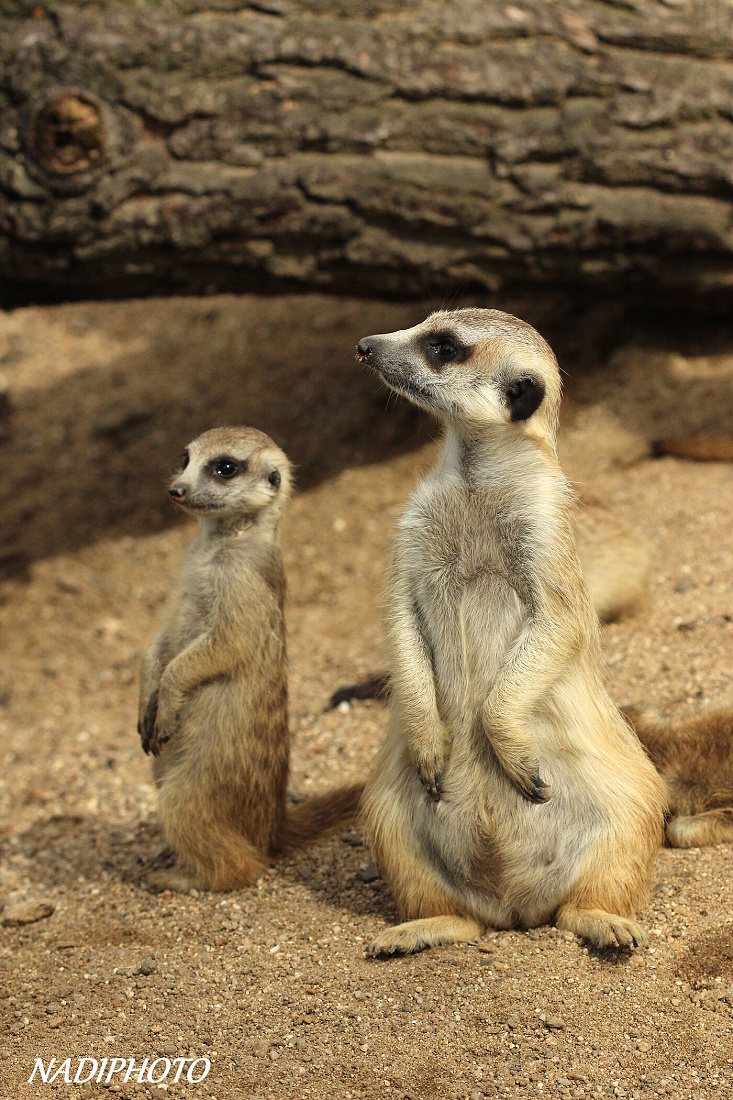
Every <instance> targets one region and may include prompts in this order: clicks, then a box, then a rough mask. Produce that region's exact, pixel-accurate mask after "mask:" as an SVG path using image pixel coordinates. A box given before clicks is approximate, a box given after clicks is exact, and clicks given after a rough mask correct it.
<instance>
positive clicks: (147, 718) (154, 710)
mask: <svg viewBox="0 0 733 1100" xmlns="http://www.w3.org/2000/svg"><path fill="white" fill-rule="evenodd" d="M157 718H158V690H157V688H156V690H155V691H154V692H153V693H152V695H151V696H150V698H149V699H148V701H147V703H146V705H145V710H144V711H143V712H142V714H141V716H140V718H139V720H138V723H137V732H138V733H139V734H140V740H141V741H142V746H143V750H144V751H145V752H146V753H149V752H152V753H153V755H155V756H157V754H158V752H159V751H160V750H159V749H158V748H156V747H154V746H155V742H156V737H155V724H156V721H157Z"/></svg>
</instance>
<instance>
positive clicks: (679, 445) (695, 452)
mask: <svg viewBox="0 0 733 1100" xmlns="http://www.w3.org/2000/svg"><path fill="white" fill-rule="evenodd" d="M652 454H653V455H654V457H655V458H661V457H662V455H672V456H673V457H674V458H688V459H691V460H692V461H693V462H733V435H731V434H730V433H721V434H719V435H691V436H673V437H672V438H671V439H655V440H654V442H653V443H652Z"/></svg>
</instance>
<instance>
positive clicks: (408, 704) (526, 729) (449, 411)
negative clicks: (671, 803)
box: [357, 309, 665, 954]
mask: <svg viewBox="0 0 733 1100" xmlns="http://www.w3.org/2000/svg"><path fill="white" fill-rule="evenodd" d="M357 356H358V358H359V359H360V360H361V361H362V362H365V363H367V364H368V365H369V366H370V367H372V368H373V369H374V370H376V371H377V372H378V373H379V374H380V375H381V377H382V378H383V379H384V381H385V382H386V383H387V385H388V386H390V387H391V388H392V389H393V390H395V391H396V392H397V393H400V394H403V395H404V396H406V397H408V398H409V399H410V400H411V401H413V402H414V403H415V404H416V405H419V406H420V407H421V408H424V409H426V410H428V411H429V412H431V413H433V414H434V415H435V416H437V417H438V418H439V419H440V420H442V421H443V423H444V424H445V427H446V434H445V441H444V446H443V451H442V454H441V456H440V458H439V460H438V462H437V464H436V466H435V468H434V469H433V470H432V471H431V472H430V473H429V474H428V476H427V477H426V478H425V479H424V480H423V481H422V482H421V483H420V484H419V485H418V487H417V489H416V490H415V492H414V494H413V496H412V498H411V500H410V503H409V505H408V507H407V511H406V512H405V514H404V516H403V517H402V520H401V522H400V524H399V527H398V532H397V537H396V545H395V550H394V560H393V566H392V571H391V577H390V581H389V584H388V589H387V597H386V603H387V616H388V636H389V649H390V655H391V668H390V672H391V680H392V703H391V717H390V726H389V730H388V733H387V736H386V738H385V741H384V743H383V744H382V746H381V749H380V751H379V753H378V756H377V760H376V762H375V764H374V766H373V768H372V770H371V773H370V776H369V778H368V780H367V784H366V789H365V791H364V799H363V817H364V824H365V829H366V836H367V840H368V842H369V844H370V846H371V848H372V851H373V853H374V855H375V858H376V860H377V862H378V864H379V866H380V868H381V870H382V873H383V874H384V876H385V878H386V879H387V880H388V882H389V884H390V886H391V888H392V891H393V893H394V895H395V899H396V901H397V905H398V907H399V910H400V913H401V916H402V917H403V919H405V920H406V922H407V923H404V924H401V925H399V926H398V927H396V928H390V929H387V930H386V931H385V932H383V933H382V934H380V935H379V936H378V937H377V938H376V940H375V941H374V943H373V944H372V945H371V948H370V953H371V954H381V953H393V952H409V951H416V950H419V949H421V948H423V947H429V946H431V945H434V944H439V943H450V942H456V941H460V940H470V939H473V938H475V937H477V936H478V935H480V934H481V932H482V931H483V929H484V927H485V926H486V925H492V926H493V927H495V928H509V927H531V926H533V925H537V924H542V923H545V922H547V921H550V920H553V919H554V920H555V922H556V923H557V925H558V927H560V928H564V929H568V930H570V931H572V932H576V933H578V934H579V935H580V936H583V937H584V938H586V939H587V940H589V941H590V942H592V943H594V944H596V945H598V946H606V945H627V946H633V945H635V944H639V943H640V942H641V941H642V939H643V932H642V929H641V928H640V926H639V925H638V924H637V923H636V921H635V920H634V915H635V911H636V909H637V907H638V905H639V903H640V901H641V900H642V899H643V897H644V895H645V892H646V891H647V889H648V886H649V880H650V873H651V865H652V859H653V856H654V853H655V851H656V850H657V848H658V847H659V845H660V842H661V839H662V826H663V816H664V803H665V795H664V787H663V784H662V782H661V780H660V778H659V776H658V775H657V772H656V771H655V769H654V767H653V766H652V764H651V762H650V761H649V759H648V758H647V756H646V754H645V753H644V750H643V749H642V747H641V745H640V744H639V741H638V739H637V738H636V736H635V734H634V733H633V731H632V730H631V729H630V728H629V726H628V725H627V724H626V722H625V721H624V720H623V718H622V717H621V715H620V714H619V712H618V710H617V709H616V708H615V707H614V705H613V703H612V702H611V700H610V698H609V696H608V694H607V692H606V689H605V687H604V683H603V677H602V660H601V652H600V640H599V627H598V619H597V617H596V615H595V613H594V611H593V608H592V606H591V603H590V599H589V597H588V593H587V590H586V587H585V584H584V582H583V579H582V576H581V572H580V567H579V565H578V560H577V556H576V550H575V542H574V537H573V530H572V522H571V494H570V490H569V487H568V484H567V482H566V480H565V477H564V476H563V473H562V471H561V469H560V466H559V463H558V460H557V455H556V449H555V439H556V432H557V422H558V413H559V407H560V390H561V386H560V375H559V371H558V367H557V362H556V360H555V357H554V355H553V353H552V351H551V349H550V348H549V347H548V345H547V344H546V343H545V341H544V340H543V339H542V338H541V337H540V336H539V334H538V333H537V332H535V330H534V329H533V328H532V327H531V326H530V325H528V324H525V323H524V322H522V321H520V320H517V319H516V318H514V317H511V316H509V315H507V314H505V313H501V312H499V311H497V310H482V309H471V310H458V311H453V312H442V313H437V314H433V315H432V316H431V317H429V318H428V319H427V321H425V322H423V323H422V324H420V325H417V326H416V327H415V328H412V329H407V330H403V331H400V332H395V333H390V334H388V335H382V336H374V337H368V338H366V339H364V340H361V341H360V343H359V345H358V349H357Z"/></svg>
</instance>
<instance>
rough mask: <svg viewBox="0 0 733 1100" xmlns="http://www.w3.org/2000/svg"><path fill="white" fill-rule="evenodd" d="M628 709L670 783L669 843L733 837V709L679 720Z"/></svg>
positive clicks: (690, 845) (687, 845)
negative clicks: (658, 717)
mask: <svg viewBox="0 0 733 1100" xmlns="http://www.w3.org/2000/svg"><path fill="white" fill-rule="evenodd" d="M624 714H625V715H626V717H627V718H628V719H629V721H630V722H631V724H632V725H633V727H634V729H635V730H636V733H637V735H638V737H639V740H640V741H641V743H642V745H643V746H644V748H645V749H646V750H647V752H648V753H649V756H650V757H651V758H652V760H653V761H654V764H655V765H656V767H657V769H658V771H659V773H660V775H661V776H662V779H663V780H664V784H665V786H666V788H667V798H668V802H669V820H668V821H667V829H666V835H667V843H668V844H670V845H671V847H673V848H696V847H703V846H704V845H706V844H720V843H721V842H724V841H733V710H731V709H728V710H725V709H716V710H711V711H710V712H709V713H707V714H700V715H697V716H696V717H694V718H688V719H683V720H682V721H678V722H662V721H658V720H656V719H655V718H653V717H651V716H650V715H647V714H644V713H642V712H640V711H638V710H636V709H634V708H630V707H629V708H626V709H625V710H624Z"/></svg>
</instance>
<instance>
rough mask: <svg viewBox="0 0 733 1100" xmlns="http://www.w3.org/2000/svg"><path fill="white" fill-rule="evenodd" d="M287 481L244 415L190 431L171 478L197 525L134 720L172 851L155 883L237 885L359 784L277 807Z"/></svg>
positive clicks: (335, 816)
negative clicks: (232, 423)
mask: <svg viewBox="0 0 733 1100" xmlns="http://www.w3.org/2000/svg"><path fill="white" fill-rule="evenodd" d="M290 489H291V472H290V463H289V462H288V459H287V458H286V456H285V455H284V454H283V452H282V451H281V450H280V448H279V447H277V446H276V445H275V444H274V443H273V442H272V440H271V439H270V438H269V437H268V436H266V435H264V434H263V433H262V432H258V431H256V430H255V429H253V428H218V429H215V430H214V431H210V432H205V433H204V434H203V435H202V436H199V438H198V439H196V440H195V441H194V442H193V443H191V444H190V446H189V447H188V448H187V450H186V453H185V456H184V460H183V468H182V470H181V471H180V473H179V474H178V475H177V476H176V477H175V478H174V480H173V482H172V484H171V486H170V489H169V492H170V495H171V497H172V498H173V500H174V501H175V502H176V503H177V504H179V505H180V506H181V507H182V508H184V509H185V510H186V511H188V512H191V513H192V514H195V515H196V516H197V517H198V518H199V521H200V529H199V533H198V537H197V538H196V539H195V541H194V542H193V544H192V545H191V547H190V549H189V551H188V555H187V558H186V562H185V565H184V568H183V572H182V574H181V578H180V582H179V585H178V588H177V590H176V591H175V592H174V594H173V597H172V599H171V602H170V605H169V607H168V612H167V616H166V620H165V623H164V624H163V627H162V628H161V630H160V632H159V634H158V636H157V637H156V639H155V641H154V642H153V644H152V645H151V647H150V649H149V650H148V653H147V654H146V656H145V659H144V661H143V666H142V673H141V682H140V712H139V714H140V717H139V723H138V729H139V731H140V734H141V737H142V742H143V748H144V749H145V751H146V752H152V753H153V754H154V755H155V757H156V759H155V761H154V767H153V772H154V776H155V780H156V783H157V785H158V792H159V809H158V815H159V819H160V822H161V825H162V827H163V831H164V832H165V835H166V838H167V840H168V842H169V844H170V846H171V848H172V849H173V850H174V852H175V854H176V864H175V866H174V867H173V868H172V869H170V870H169V871H161V872H159V873H157V874H156V875H154V876H153V878H152V881H153V882H154V884H155V885H158V886H169V887H172V888H173V889H189V888H191V887H199V888H203V889H211V890H230V889H232V888H234V887H236V886H242V885H246V884H247V883H248V882H251V881H252V880H253V879H254V878H255V877H256V876H257V875H258V874H259V872H260V871H261V870H262V867H263V863H264V860H265V858H266V856H267V855H268V853H270V852H276V851H279V850H281V849H283V848H286V847H295V846H299V845H302V844H305V843H308V842H310V841H312V840H314V839H315V838H316V837H318V836H320V835H321V834H323V833H325V832H327V831H329V830H331V829H334V828H336V827H337V826H339V825H340V824H342V823H344V822H346V821H347V820H350V819H351V818H352V817H353V816H354V815H355V814H356V811H357V808H358V803H359V798H360V795H361V791H362V786H361V785H354V786H352V787H344V788H340V789H338V790H335V791H330V792H328V793H326V794H325V795H322V796H319V797H313V798H309V799H306V800H305V801H304V802H302V803H301V804H300V805H298V806H296V807H295V808H288V807H287V784H288V771H289V763H290V730H289V726H288V679H287V657H286V649H285V616H284V600H285V573H284V570H283V563H282V554H281V549H280V517H281V513H282V510H283V506H284V504H285V502H286V501H287V499H288V496H289V495H290Z"/></svg>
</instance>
